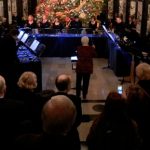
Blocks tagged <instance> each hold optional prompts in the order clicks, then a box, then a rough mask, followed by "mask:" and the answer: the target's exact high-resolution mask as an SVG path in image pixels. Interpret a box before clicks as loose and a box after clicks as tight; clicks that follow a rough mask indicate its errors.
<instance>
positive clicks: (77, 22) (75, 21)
mask: <svg viewBox="0 0 150 150" xmlns="http://www.w3.org/2000/svg"><path fill="white" fill-rule="evenodd" d="M70 28H76V29H79V28H82V22H81V20H80V19H79V17H78V16H75V17H74V19H73V20H72V21H71V23H70Z"/></svg>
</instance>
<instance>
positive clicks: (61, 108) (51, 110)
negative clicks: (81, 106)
mask: <svg viewBox="0 0 150 150" xmlns="http://www.w3.org/2000/svg"><path fill="white" fill-rule="evenodd" d="M75 117H76V108H75V106H74V104H73V103H72V101H71V100H70V99H69V98H68V97H67V96H64V95H57V96H53V97H52V98H51V99H50V100H49V101H48V102H47V103H46V104H45V105H44V107H43V111H42V121H43V130H44V132H46V133H48V134H54V135H64V134H66V133H67V132H68V131H69V130H70V128H71V127H72V125H73V123H74V120H75Z"/></svg>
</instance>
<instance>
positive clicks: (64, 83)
mask: <svg viewBox="0 0 150 150" xmlns="http://www.w3.org/2000/svg"><path fill="white" fill-rule="evenodd" d="M55 85H56V87H57V89H58V92H56V93H55V94H54V95H65V96H67V97H68V98H69V99H70V100H71V101H72V102H73V103H74V105H75V107H76V110H77V115H76V119H75V122H74V124H73V128H72V130H70V132H69V134H70V135H72V137H74V141H75V143H76V145H77V147H78V148H77V149H80V138H79V133H78V130H77V127H78V126H79V125H80V123H81V120H82V109H81V99H80V98H79V97H77V96H76V95H73V94H69V91H70V89H71V77H70V76H69V75H67V74H60V75H58V76H57V77H56V80H55Z"/></svg>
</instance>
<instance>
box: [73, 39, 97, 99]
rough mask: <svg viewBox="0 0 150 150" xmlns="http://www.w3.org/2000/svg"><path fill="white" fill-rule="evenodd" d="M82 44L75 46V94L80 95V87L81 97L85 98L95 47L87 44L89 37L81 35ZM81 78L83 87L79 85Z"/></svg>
mask: <svg viewBox="0 0 150 150" xmlns="http://www.w3.org/2000/svg"><path fill="white" fill-rule="evenodd" d="M81 43H82V46H79V47H78V48H77V57H78V61H77V65H76V95H77V96H78V97H80V94H81V89H82V91H83V93H82V94H83V99H86V96H87V93H88V87H89V81H90V75H91V74H92V73H93V57H94V56H95V54H96V53H95V48H94V47H92V46H89V38H88V37H87V36H83V37H82V38H81ZM82 80H83V87H82V85H81V83H82Z"/></svg>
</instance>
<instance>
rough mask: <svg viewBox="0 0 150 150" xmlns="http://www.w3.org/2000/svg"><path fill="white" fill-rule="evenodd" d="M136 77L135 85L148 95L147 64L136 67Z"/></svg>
mask: <svg viewBox="0 0 150 150" xmlns="http://www.w3.org/2000/svg"><path fill="white" fill-rule="evenodd" d="M136 76H137V78H138V81H137V84H138V85H139V86H140V87H141V88H143V89H144V90H145V92H146V93H147V94H149V95H150V65H149V64H147V63H140V64H139V65H137V66H136Z"/></svg>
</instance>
